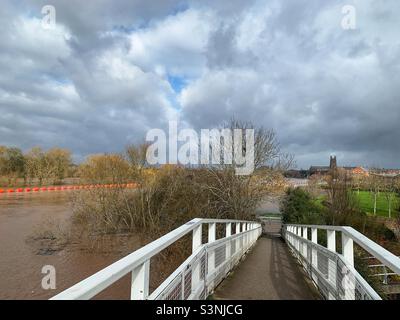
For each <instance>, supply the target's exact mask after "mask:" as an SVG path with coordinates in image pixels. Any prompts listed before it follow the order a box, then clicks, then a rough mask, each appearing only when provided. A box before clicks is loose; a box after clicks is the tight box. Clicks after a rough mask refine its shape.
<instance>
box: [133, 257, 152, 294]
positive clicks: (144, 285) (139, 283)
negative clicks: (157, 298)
mask: <svg viewBox="0 0 400 320" xmlns="http://www.w3.org/2000/svg"><path fill="white" fill-rule="evenodd" d="M149 276H150V260H147V261H146V262H144V263H142V264H141V265H140V266H138V267H136V268H135V269H133V271H132V282H131V299H132V300H145V299H147V297H148V296H149Z"/></svg>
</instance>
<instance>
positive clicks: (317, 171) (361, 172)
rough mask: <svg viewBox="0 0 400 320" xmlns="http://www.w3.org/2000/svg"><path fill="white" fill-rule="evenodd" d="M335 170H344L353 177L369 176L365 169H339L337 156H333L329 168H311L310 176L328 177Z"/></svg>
mask: <svg viewBox="0 0 400 320" xmlns="http://www.w3.org/2000/svg"><path fill="white" fill-rule="evenodd" d="M333 169H344V170H346V171H347V172H348V173H350V174H351V175H365V176H367V175H368V170H367V169H365V168H363V167H338V166H337V160H336V156H331V157H330V160H329V166H311V167H310V170H309V175H310V176H312V175H313V174H320V175H326V174H328V173H329V172H330V171H331V170H333Z"/></svg>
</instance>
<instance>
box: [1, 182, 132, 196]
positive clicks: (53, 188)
mask: <svg viewBox="0 0 400 320" xmlns="http://www.w3.org/2000/svg"><path fill="white" fill-rule="evenodd" d="M137 187H138V184H137V183H126V184H96V185H93V184H90V185H79V186H51V187H32V188H18V189H0V194H2V193H14V192H17V193H23V192H25V193H30V192H32V191H33V192H40V191H66V190H88V189H97V188H107V189H111V188H137Z"/></svg>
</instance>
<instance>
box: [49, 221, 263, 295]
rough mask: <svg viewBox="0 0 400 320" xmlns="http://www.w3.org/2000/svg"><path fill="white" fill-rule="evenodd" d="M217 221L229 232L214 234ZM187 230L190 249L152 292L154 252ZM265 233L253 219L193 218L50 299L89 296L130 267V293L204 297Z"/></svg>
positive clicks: (111, 282) (120, 275)
mask: <svg viewBox="0 0 400 320" xmlns="http://www.w3.org/2000/svg"><path fill="white" fill-rule="evenodd" d="M217 224H223V225H225V237H224V238H221V239H217V240H216V225H217ZM203 225H208V242H207V243H202V228H203ZM232 228H234V231H235V232H234V233H233V232H232ZM189 233H192V234H193V236H192V254H191V255H190V256H189V257H188V258H187V259H186V260H185V262H183V263H182V264H181V265H180V266H179V267H178V268H177V269H176V270H175V271H174V272H173V273H172V274H171V275H170V276H169V277H168V278H167V279H166V280H165V281H164V282H163V283H162V284H161V285H160V286H159V287H158V288H157V289H156V290H155V291H154V292H152V293H151V294H150V293H149V278H150V260H151V258H152V257H153V256H155V255H156V254H158V253H159V252H160V251H162V250H163V249H165V248H166V247H168V246H170V245H171V244H173V243H174V242H175V241H177V240H178V239H180V238H182V237H183V236H185V235H186V234H189ZM261 233H262V229H261V225H260V223H258V222H254V221H238V220H218V219H198V218H197V219H193V220H191V221H189V222H187V223H186V224H184V225H182V226H180V227H179V228H177V229H175V230H173V231H171V232H169V233H168V234H166V235H164V236H162V237H161V238H159V239H157V240H155V241H153V242H151V243H149V244H148V245H146V246H144V247H142V248H140V249H139V250H136V251H135V252H133V253H131V254H129V255H128V256H126V257H124V258H122V259H121V260H118V261H117V262H115V263H113V264H111V265H110V266H108V267H106V268H104V269H103V270H100V271H99V272H97V273H95V274H94V275H92V276H90V277H88V278H86V279H85V280H83V281H81V282H79V283H77V284H76V285H74V286H72V287H70V288H69V289H67V290H65V291H63V292H61V293H59V294H58V295H56V296H54V297H53V298H51V299H55V300H75V299H90V298H92V297H94V296H95V295H96V294H98V293H100V292H101V291H103V290H104V289H106V288H107V287H109V286H110V285H112V284H113V283H114V282H116V281H117V280H118V279H120V278H122V277H123V276H124V275H126V274H128V273H131V275H132V278H131V299H135V300H144V299H165V300H168V299H175V300H183V299H205V298H207V296H208V295H209V294H210V293H212V292H213V290H214V289H215V287H216V286H217V285H218V284H219V283H220V282H221V281H222V279H223V278H224V277H226V275H227V274H228V272H229V271H230V270H231V269H232V268H233V267H234V266H235V265H236V264H237V263H238V262H239V260H240V259H241V257H243V255H244V254H245V253H246V252H247V251H248V250H249V249H250V248H251V246H252V245H254V244H255V242H256V241H257V239H258V237H259V236H260V235H261Z"/></svg>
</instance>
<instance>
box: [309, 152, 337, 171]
mask: <svg viewBox="0 0 400 320" xmlns="http://www.w3.org/2000/svg"><path fill="white" fill-rule="evenodd" d="M336 168H337V161H336V156H331V157H330V160H329V166H311V167H310V170H309V174H310V176H312V175H313V174H320V175H326V174H328V173H329V171H330V170H332V169H336Z"/></svg>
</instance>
